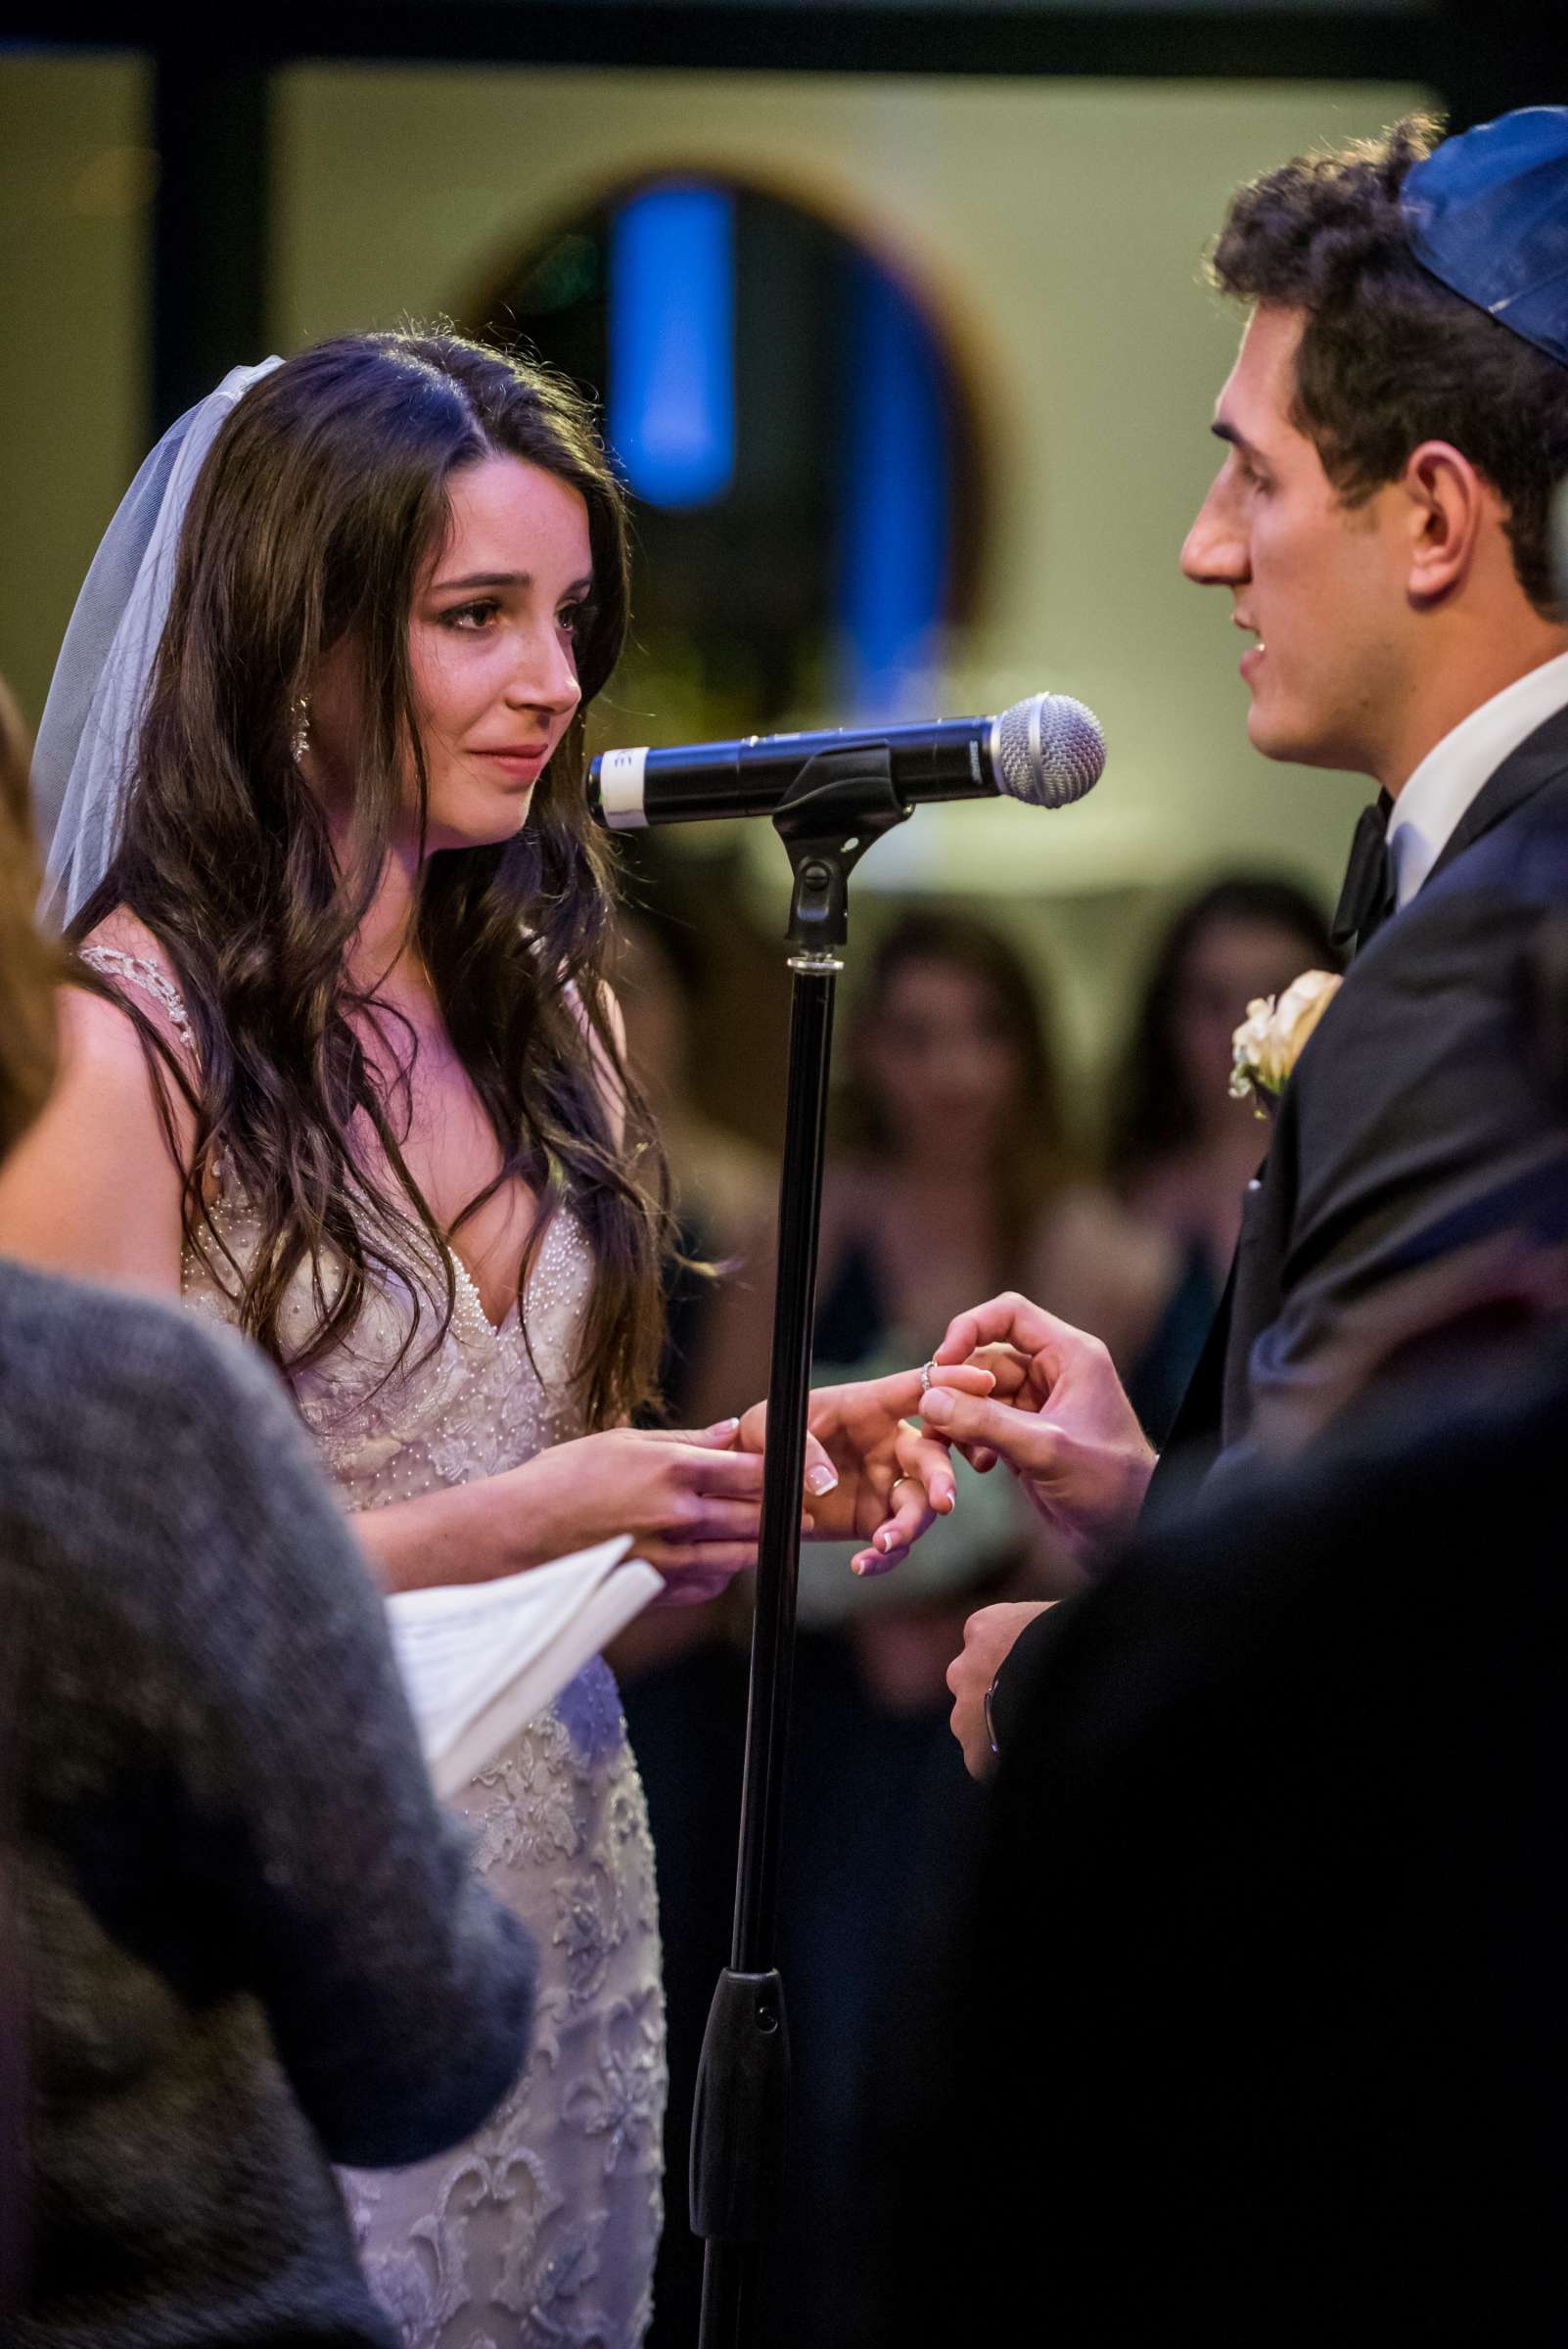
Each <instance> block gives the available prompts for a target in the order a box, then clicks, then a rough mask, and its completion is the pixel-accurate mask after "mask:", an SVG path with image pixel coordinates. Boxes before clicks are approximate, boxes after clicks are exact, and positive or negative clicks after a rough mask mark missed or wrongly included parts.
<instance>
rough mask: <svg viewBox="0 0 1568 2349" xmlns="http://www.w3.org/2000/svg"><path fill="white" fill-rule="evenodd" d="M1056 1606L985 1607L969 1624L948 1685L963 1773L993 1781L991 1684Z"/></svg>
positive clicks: (1034, 1602)
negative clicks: (1023, 1637) (1031, 1628)
mask: <svg viewBox="0 0 1568 2349" xmlns="http://www.w3.org/2000/svg"><path fill="white" fill-rule="evenodd" d="M1054 1604H1055V1601H1054V1600H1053V1599H1049V1598H1044V1599H1034V1600H1028V1601H1019V1602H1014V1603H1010V1604H1009V1603H1004V1604H1003V1605H1001V1606H997V1607H982V1608H981V1609H980V1611H979V1613H978V1614H975V1615H971V1616H970V1618H969V1621H968V1622H967V1623H966V1624H965V1625H964V1644H963V1652H962V1654H961V1655H956V1656H954V1658H953V1660H952V1662H951V1663H950V1664H949V1665H948V1667H947V1686H948V1688H949V1690H950V1691H951V1693H952V1733H953V1735H954V1736H955V1737H956V1738H957V1740H958V1742H959V1744H960V1745H961V1746H962V1747H963V1749H964V1768H965V1769H966V1770H967V1771H968V1773H969V1774H970V1776H971V1777H972V1778H989V1777H990V1775H991V1773H992V1770H993V1769H994V1768H995V1766H996V1756H995V1753H994V1752H993V1750H992V1742H991V1724H990V1722H989V1721H988V1720H987V1718H986V1699H987V1698H988V1696H989V1695H990V1694H991V1685H992V1681H994V1680H995V1678H996V1675H997V1673H998V1672H1000V1670H1001V1668H1002V1666H1003V1665H1004V1664H1005V1663H1006V1661H1007V1658H1008V1657H1009V1656H1010V1655H1011V1654H1012V1652H1013V1642H1014V1640H1015V1639H1016V1638H1017V1637H1018V1635H1019V1633H1020V1632H1021V1631H1023V1630H1024V1629H1025V1627H1026V1626H1027V1625H1029V1624H1031V1623H1033V1622H1034V1620H1035V1618H1036V1616H1037V1615H1043V1614H1044V1612H1045V1610H1046V1608H1047V1607H1049V1606H1053V1605H1054Z"/></svg>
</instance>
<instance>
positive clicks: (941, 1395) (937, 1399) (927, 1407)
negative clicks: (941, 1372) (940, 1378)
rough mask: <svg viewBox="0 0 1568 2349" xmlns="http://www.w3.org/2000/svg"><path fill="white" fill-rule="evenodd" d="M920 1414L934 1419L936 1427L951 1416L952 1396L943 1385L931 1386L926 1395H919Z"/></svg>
mask: <svg viewBox="0 0 1568 2349" xmlns="http://www.w3.org/2000/svg"><path fill="white" fill-rule="evenodd" d="M920 1416H921V1418H922V1419H932V1420H935V1422H936V1424H937V1426H938V1427H941V1425H942V1424H943V1422H944V1420H945V1419H950V1418H951V1417H952V1397H951V1395H950V1394H949V1393H948V1391H947V1389H946V1388H945V1387H933V1388H932V1389H931V1391H930V1393H929V1394H928V1395H923V1396H922V1397H921V1399H920Z"/></svg>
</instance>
